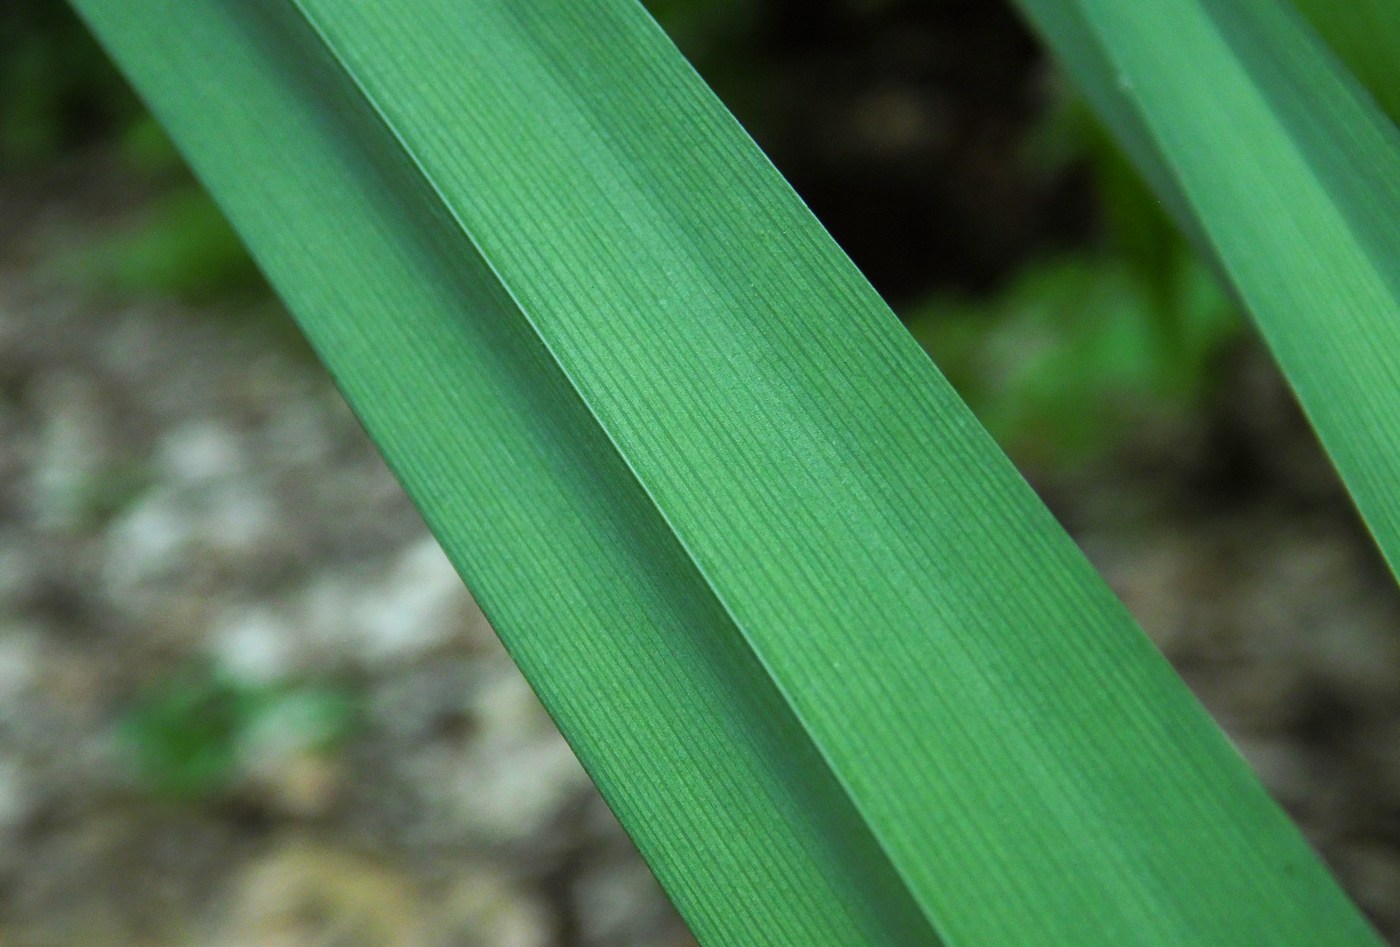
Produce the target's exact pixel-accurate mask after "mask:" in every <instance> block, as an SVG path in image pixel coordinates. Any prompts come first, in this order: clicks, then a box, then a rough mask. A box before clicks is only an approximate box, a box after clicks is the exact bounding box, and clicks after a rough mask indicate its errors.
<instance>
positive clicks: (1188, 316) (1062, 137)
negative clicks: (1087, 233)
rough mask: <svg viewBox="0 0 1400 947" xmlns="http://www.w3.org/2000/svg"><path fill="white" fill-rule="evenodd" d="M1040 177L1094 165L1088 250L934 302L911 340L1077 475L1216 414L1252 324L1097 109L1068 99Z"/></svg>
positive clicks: (1033, 456) (1036, 148)
mask: <svg viewBox="0 0 1400 947" xmlns="http://www.w3.org/2000/svg"><path fill="white" fill-rule="evenodd" d="M1027 160H1028V162H1029V163H1030V164H1031V165H1032V166H1033V167H1037V168H1038V170H1039V173H1055V172H1057V171H1059V170H1060V169H1063V168H1065V167H1067V166H1070V165H1073V164H1082V165H1084V166H1085V167H1087V169H1088V170H1089V172H1090V174H1091V177H1092V181H1093V184H1094V190H1095V193H1096V195H1097V199H1098V205H1099V208H1100V222H1099V228H1098V229H1099V235H1098V237H1097V239H1096V240H1095V241H1094V242H1093V243H1091V244H1090V245H1088V246H1085V247H1081V248H1078V249H1076V250H1074V251H1071V252H1061V253H1059V254H1058V255H1055V256H1053V257H1050V258H1047V259H1039V260H1034V261H1032V262H1030V263H1028V264H1026V265H1025V266H1024V267H1022V268H1021V269H1019V270H1018V271H1017V272H1015V273H1013V274H1012V275H1011V276H1010V278H1009V279H1008V280H1007V281H1006V282H1005V284H1004V285H1003V286H1002V287H1001V288H1000V289H999V290H997V291H996V292H994V293H992V294H990V295H987V296H983V297H980V298H968V297H965V296H959V295H955V294H935V295H933V296H932V297H930V298H929V299H927V300H926V301H924V302H922V303H920V304H919V305H917V306H915V307H913V308H912V309H911V310H909V311H907V312H906V313H905V316H906V319H907V321H908V323H909V325H910V329H911V331H913V332H914V334H915V336H916V337H917V338H918V339H919V340H920V341H921V342H922V343H923V344H924V346H925V347H926V348H927V349H928V350H929V352H930V354H931V355H932V356H933V358H934V360H935V361H936V362H937V363H938V364H939V366H940V367H941V368H942V369H943V371H944V373H945V374H947V376H948V378H949V380H950V381H951V382H952V383H953V385H954V386H955V387H956V388H957V389H958V391H959V393H960V394H962V396H963V398H964V399H965V400H967V402H968V404H969V405H970V406H971V407H972V408H973V410H974V411H975V412H976V414H977V416H978V418H979V420H981V421H982V423H983V424H985V425H986V426H987V428H988V429H989V430H990V431H991V432H992V434H993V435H994V436H995V437H996V438H997V440H998V442H999V443H1001V444H1002V446H1003V447H1005V448H1006V449H1007V450H1008V452H1009V453H1011V455H1012V456H1013V458H1014V459H1016V461H1017V462H1018V463H1020V464H1022V465H1023V466H1030V467H1033V468H1036V469H1041V470H1055V469H1066V468H1071V467H1077V466H1081V465H1084V464H1089V463H1093V462H1094V461H1096V460H1099V459H1101V458H1102V457H1103V456H1105V455H1106V454H1107V453H1108V452H1109V451H1110V450H1112V449H1113V448H1115V447H1119V446H1122V445H1123V444H1124V443H1125V441H1140V440H1141V439H1142V437H1143V436H1144V435H1145V433H1146V432H1151V433H1152V434H1155V435H1156V437H1157V438H1158V439H1169V438H1170V437H1172V436H1173V434H1174V433H1177V432H1180V431H1181V430H1182V429H1183V426H1184V425H1187V424H1190V423H1191V422H1192V420H1193V419H1195V418H1196V417H1198V416H1199V414H1200V413H1201V412H1202V411H1204V410H1205V409H1206V408H1207V407H1208V405H1209V401H1210V398H1211V396H1212V395H1213V393H1214V391H1215V389H1216V386H1217V383H1218V381H1219V379H1220V372H1219V371H1217V370H1215V368H1216V366H1217V365H1218V363H1219V362H1220V360H1221V358H1222V356H1223V355H1224V353H1225V352H1226V351H1227V350H1228V348H1229V347H1230V346H1231V345H1232V344H1234V343H1236V342H1237V341H1238V340H1240V339H1241V338H1242V337H1243V333H1244V326H1245V323H1244V320H1243V319H1242V317H1241V316H1240V314H1239V312H1238V309H1237V307H1236V306H1235V305H1234V303H1233V301H1232V300H1231V299H1230V297H1229V296H1228V295H1227V294H1226V293H1225V291H1224V290H1223V289H1222V288H1221V285H1220V283H1219V281H1218V280H1216V279H1215V277H1214V274H1213V273H1212V272H1211V271H1210V270H1209V268H1208V267H1207V266H1206V264H1205V263H1203V262H1202V261H1201V259H1200V257H1199V256H1198V255H1197V254H1196V253H1195V252H1194V250H1193V249H1192V248H1191V247H1190V246H1189V245H1188V244H1187V243H1186V241H1185V239H1184V238H1183V237H1182V236H1181V234H1180V232H1179V231H1178V230H1177V229H1176V226H1175V225H1174V224H1173V222H1172V221H1171V219H1170V217H1169V216H1168V215H1167V212H1166V211H1165V210H1164V209H1163V207H1162V205H1161V203H1160V202H1159V201H1158V200H1157V199H1156V197H1155V196H1154V195H1153V194H1152V192H1151V191H1150V190H1149V189H1148V187H1147V185H1146V184H1145V182H1144V181H1143V179H1142V178H1141V177H1140V176H1139V175H1138V174H1137V172H1136V171H1135V170H1134V169H1133V167H1132V166H1131V165H1130V164H1129V162H1128V160H1127V158H1126V157H1125V156H1124V154H1123V153H1122V152H1121V151H1120V150H1119V149H1118V147H1117V146H1116V145H1115V144H1114V143H1113V141H1112V140H1111V138H1110V137H1109V135H1108V133H1107V132H1106V131H1105V130H1104V129H1103V128H1102V126H1101V125H1099V123H1098V122H1097V120H1096V119H1095V118H1094V117H1093V115H1092V114H1091V113H1090V112H1089V110H1088V108H1087V106H1086V105H1084V104H1083V102H1082V101H1081V100H1080V99H1078V98H1077V97H1075V96H1073V95H1072V94H1070V93H1069V92H1067V91H1065V92H1062V93H1061V94H1060V101H1059V104H1058V106H1057V107H1056V108H1054V109H1051V110H1050V111H1049V112H1048V113H1047V114H1046V116H1045V117H1044V118H1043V119H1041V121H1040V124H1039V127H1038V128H1037V129H1036V132H1035V134H1034V135H1033V136H1032V137H1031V138H1030V140H1029V142H1028V149H1027Z"/></svg>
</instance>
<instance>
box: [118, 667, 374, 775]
mask: <svg viewBox="0 0 1400 947" xmlns="http://www.w3.org/2000/svg"><path fill="white" fill-rule="evenodd" d="M358 720H359V708H358V703H357V701H356V699H355V696H354V695H353V693H351V692H350V691H349V690H347V689H345V688H343V687H338V686H332V685H328V684H317V683H305V682H303V683H275V684H257V683H251V682H248V681H244V680H240V679H238V678H236V677H234V676H232V675H230V674H228V673H227V672H225V671H222V670H219V669H217V668H210V667H197V668H186V669H184V670H181V671H178V672H176V673H174V674H171V675H170V676H168V677H166V678H163V679H160V680H158V681H156V682H155V683H153V684H152V685H150V686H149V687H148V688H147V689H146V690H145V691H143V692H142V693H141V694H139V695H138V696H137V698H136V699H135V701H134V702H133V703H132V705H131V706H130V707H129V708H128V709H127V710H126V711H125V713H124V714H122V716H121V718H120V719H119V721H118V722H117V725H116V732H117V739H118V743H119V744H120V746H121V747H122V749H123V750H124V751H125V753H124V758H125V759H126V760H127V761H128V763H129V765H130V766H131V767H132V770H133V775H134V776H135V777H136V779H137V780H138V782H139V784H140V785H141V786H142V787H143V788H144V789H145V790H147V791H149V792H150V793H152V794H153V795H156V796H159V797H162V798H171V799H184V800H190V799H200V798H206V797H210V796H215V795H218V794H219V793H222V792H224V791H225V790H227V789H229V788H230V787H231V786H233V785H234V784H235V783H236V782H237V781H238V780H239V778H240V777H242V776H243V775H245V773H246V770H247V768H248V767H249V766H250V765H251V764H252V763H253V762H254V761H255V760H256V759H257V757H258V756H259V755H260V754H265V753H267V752H269V751H271V752H275V753H280V754H282V755H286V754H289V753H300V752H315V753H324V752H328V751H331V750H333V749H335V748H336V747H337V746H339V745H341V744H342V743H343V742H344V741H345V740H346V739H348V738H349V737H350V736H351V735H352V734H353V733H354V731H355V729H356V727H357V724H358Z"/></svg>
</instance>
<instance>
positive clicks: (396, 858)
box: [0, 264, 1400, 947]
mask: <svg viewBox="0 0 1400 947" xmlns="http://www.w3.org/2000/svg"><path fill="white" fill-rule="evenodd" d="M268 305H269V304H252V305H248V306H243V307H242V308H237V307H227V306H225V307H222V308H220V307H212V308H211V307H202V308H201V309H198V310H194V309H190V308H186V307H183V306H180V305H176V304H173V303H162V302H150V301H146V302H141V303H127V304H121V305H114V304H111V303H110V302H102V301H99V300H94V299H91V298H84V296H83V295H82V294H78V293H75V292H73V291H71V290H60V289H56V288H55V287H54V286H52V285H49V284H45V283H40V282H39V281H37V280H35V279H34V278H33V277H32V276H31V275H30V274H29V267H28V266H27V265H21V264H11V265H8V266H6V267H5V268H0V945H7V947H8V945H25V947H28V945H35V947H38V945H71V944H84V945H92V947H102V945H119V944H120V945H127V944H132V945H134V944H141V945H148V944H149V945H164V944H171V945H175V944H181V945H185V944H213V945H230V947H233V945H240V947H241V945H282V944H286V945H292V944H298V945H300V944H324V945H331V944H336V945H378V944H390V945H403V947H410V945H413V947H416V945H438V944H441V945H446V944H485V945H501V947H534V945H546V944H559V945H600V947H601V945H620V947H628V945H654V947H681V945H685V944H689V943H693V941H691V940H690V939H689V937H688V935H687V934H686V933H685V932H684V929H683V927H682V926H681V925H680V924H679V922H678V921H677V919H676V918H675V916H674V914H673V913H672V911H671V909H670V907H669V905H668V904H667V902H666V901H665V899H664V897H663V896H662V895H661V893H660V891H659V890H658V889H657V887H656V885H655V883H654V881H653V880H652V879H651V877H650V875H649V874H648V872H647V871H646V869H645V867H644V866H643V865H642V864H641V862H640V860H639V859H638V858H637V856H636V854H635V852H634V851H633V850H632V848H631V846H630V844H629V843H628V841H627V839H626V838H625V836H624V835H623V834H622V832H621V830H620V829H619V828H618V826H617V825H616V823H615V822H614V821H613V819H612V817H611V816H610V814H609V813H608V812H607V810H606V808H605V807H604V806H603V805H602V804H601V801H600V800H599V799H598V797H597V795H596V793H595V792H594V791H593V789H592V787H591V786H590V784H589V782H588V780H587V779H586V777H585V776H584V774H583V772H582V771H581V769H580V768H579V766H578V765H577V763H576V762H575V761H574V759H573V757H572V755H571V754H570V752H569V750H568V748H567V746H566V745H565V744H564V742H563V741H562V739H561V738H560V737H559V736H558V734H557V733H556V732H555V730H554V729H553V727H552V725H551V724H550V722H549V720H548V718H547V717H546V716H545V715H544V713H543V711H542V710H541V709H540V707H539V705H538V703H537V702H536V701H535V699H534V697H533V695H532V694H531V693H530V691H529V689H528V687H527V686H526V685H525V684H524V682H523V681H522V680H521V678H520V677H519V676H518V674H517V673H516V671H515V670H514V668H513V666H512V665H511V663H510V661H509V660H508V659H507V658H506V656H505V655H504V653H503V652H502V650H501V648H500V647H499V645H498V644H497V642H496V640H495V638H494V635H493V634H492V633H491V630H490V628H489V627H488V626H487V624H486V622H485V620H484V618H483V617H482V615H481V613H480V612H479V611H478V610H477V608H476V607H475V605H474V604H473V602H472V601H471V599H470V597H469V596H468V595H467V593H466V592H465V591H464V590H463V589H462V588H461V586H460V583H459V582H458V580H457V578H456V576H455V575H454V573H453V571H452V569H451V567H450V566H449V565H448V563H447V562H446V560H445V559H444V557H443V556H442V555H441V554H440V553H439V552H438V550H437V548H436V546H435V545H434V543H433V542H432V540H431V539H430V538H429V537H428V536H427V534H426V532H425V531H424V528H423V526H422V524H421V522H420V521H419V519H418V517H417V515H416V514H415V513H414V512H413V510H412V509H411V507H410V506H409V505H408V503H407V502H406V500H405V499H404V497H403V495H402V493H401V492H400V490H399V489H398V487H397V486H396V484H395V483H394V481H393V478H392V477H391V476H390V475H389V473H388V472H387V470H386V469H385V467H384V465H383V464H382V462H381V461H380V460H379V459H378V457H377V456H376V454H375V453H374V451H373V449H372V448H371V447H370V446H369V444H368V442H367V441H366V439H365V438H364V436H363V434H362V432H361V431H360V430H359V428H358V426H357V424H356V423H355V421H354V419H353V417H352V416H351V415H350V413H349V411H348V410H347V409H346V408H345V406H344V405H343V404H342V403H341V401H340V399H339V397H338V396H337V395H336V393H335V392H334V390H333V389H332V387H331V386H330V384H329V383H328V381H327V380H326V379H325V377H324V375H323V374H322V373H321V372H320V370H319V369H318V368H317V367H316V366H315V365H314V363H312V362H311V361H310V359H309V358H308V357H307V356H306V355H305V353H304V352H301V351H300V350H298V349H296V348H295V347H294V346H289V345H288V344H287V342H286V338H285V335H284V334H283V333H281V332H280V331H278V330H277V328H276V326H277V324H278V323H277V319H278V318H280V317H277V316H276V315H272V316H269V315H268V312H267V307H268ZM1251 384H1253V388H1250V387H1249V385H1246V386H1245V389H1243V390H1245V391H1246V392H1248V391H1254V392H1255V394H1254V395H1252V396H1251V397H1252V398H1253V400H1252V401H1249V400H1248V399H1245V400H1246V401H1248V405H1250V406H1247V407H1245V408H1241V411H1243V412H1244V416H1245V420H1244V421H1242V422H1240V424H1239V425H1237V427H1236V429H1235V433H1236V435H1237V436H1240V437H1255V438H1262V439H1264V440H1265V441H1267V442H1268V443H1269V444H1270V446H1271V451H1272V452H1273V453H1276V454H1280V455H1284V458H1285V459H1281V460H1279V461H1277V462H1276V466H1275V468H1274V469H1271V470H1269V471H1266V472H1265V474H1264V475H1261V480H1260V481H1259V482H1260V483H1261V484H1263V486H1261V487H1260V488H1259V490H1251V491H1247V492H1246V493H1245V494H1244V495H1242V496H1237V497H1234V498H1226V499H1224V500H1221V501H1219V502H1218V503H1215V504H1213V505H1212V506H1210V507H1209V508H1202V507H1201V505H1200V504H1199V503H1187V502H1185V501H1183V500H1181V499H1180V498H1181V497H1182V496H1183V495H1187V494H1188V493H1189V490H1187V489H1186V487H1189V486H1190V484H1186V487H1184V486H1183V478H1187V477H1188V473H1182V472H1180V471H1176V470H1173V471H1168V472H1161V471H1158V472H1156V473H1155V474H1154V475H1152V476H1149V477H1141V476H1134V477H1127V476H1120V477H1118V478H1117V479H1114V478H1113V477H1109V478H1106V479H1102V480H1097V481H1095V482H1093V483H1092V484H1087V483H1086V484H1081V485H1080V486H1079V487H1078V488H1076V489H1075V490H1072V491H1069V492H1067V493H1066V494H1065V495H1066V496H1067V497H1068V499H1067V500H1066V501H1065V502H1064V503H1062V504H1060V506H1061V507H1062V513H1063V514H1064V515H1065V517H1066V519H1067V521H1069V522H1070V523H1071V524H1072V526H1073V528H1074V529H1075V531H1076V532H1077V533H1078V534H1079V536H1080V537H1081V539H1082V541H1083V542H1084V543H1085V546H1086V548H1087V549H1088V550H1089V552H1090V555H1091V557H1092V558H1093V559H1094V560H1095V562H1096V563H1097V564H1098V565H1099V566H1100V567H1101V568H1102V569H1103V570H1104V571H1105V573H1106V574H1107V576H1108V577H1109V579H1110V581H1111V582H1112V583H1113V584H1114V585H1115V587H1116V588H1117V589H1118V590H1119V591H1120V593H1121V594H1122V595H1123V596H1124V598H1125V599H1126V601H1127V602H1128V604H1129V605H1130V607H1131V608H1132V609H1133V610H1134V612H1135V614H1137V615H1138V616H1139V618H1140V620H1141V621H1142V622H1143V624H1144V626H1145V627H1146V628H1147V629H1148V631H1149V632H1150V633H1151V634H1152V635H1153V636H1154V637H1155V638H1156V639H1157V640H1158V641H1159V643H1160V644H1161V645H1162V647H1163V649H1164V651H1165V652H1166V653H1167V654H1168V656H1169V657H1170V658H1171V659H1172V660H1173V661H1174V662H1175V663H1176V664H1177V666H1178V667H1179V668H1180V669H1181V670H1182V672H1183V673H1184V674H1185V676H1186V677H1187V679H1188V681H1189V682H1190V683H1191V684H1192V686H1193V687H1195V688H1196V690H1197V692H1198V693H1199V694H1200V695H1201V696H1202V699H1203V700H1204V701H1205V702H1206V703H1207V705H1208V706H1209V707H1210V708H1211V709H1212V711H1213V712H1214V713H1215V714H1216V715H1217V716H1218V718H1219V719H1221V721H1222V723H1223V724H1224V725H1225V726H1226V728H1227V729H1228V730H1229V732H1230V733H1231V735H1232V737H1233V738H1234V739H1235V740H1236V742H1237V743H1238V745H1239V746H1240V748H1241V750H1242V751H1243V752H1244V754H1245V755H1246V756H1247V757H1248V758H1249V759H1250V760H1251V762H1252V763H1253V764H1254V765H1255V766H1256V768H1257V769H1258V771H1259V772H1260V774H1261V775H1262V776H1263V778H1264V780H1265V781H1266V783H1267V784H1268V785H1269V786H1270V788H1271V789H1272V791H1273V792H1274V793H1275V794H1276V795H1277V797H1278V798H1279V799H1280V800H1281V801H1282V802H1283V803H1284V804H1285V806H1286V807H1287V808H1288V809H1289V810H1290V812H1291V813H1293V814H1294V816H1295V817H1296V818H1298V819H1299V820H1300V822H1301V824H1302V826H1303V827H1304V829H1305V831H1307V832H1308V834H1309V836H1310V837H1311V838H1312V839H1313V841H1314V842H1315V844H1316V845H1318V847H1319V848H1320V849H1321V851H1322V852H1323V853H1324V855H1325V856H1326V857H1327V858H1328V859H1329V861H1330V862H1331V864H1332V865H1333V866H1334V867H1335V869H1336V871H1337V872H1338V874H1339V876H1340V877H1341V878H1342V880H1343V881H1344V883H1345V884H1346V885H1347V886H1348V888H1349V890H1350V891H1351V892H1352V893H1353V894H1354V896H1355V897H1356V898H1357V899H1358V900H1359V901H1360V902H1361V903H1362V904H1363V905H1364V906H1365V907H1366V908H1367V910H1368V911H1370V912H1371V914H1372V916H1373V917H1374V918H1376V920H1377V922H1378V923H1380V924H1381V925H1382V926H1383V927H1384V929H1385V930H1386V931H1387V933H1388V934H1389V935H1391V936H1395V935H1396V934H1397V933H1400V675H1397V670H1400V634H1398V633H1397V631H1398V630H1400V606H1398V605H1397V602H1398V601H1400V598H1398V597H1397V595H1396V593H1395V589H1394V586H1393V583H1392V582H1391V580H1390V579H1389V578H1388V576H1386V575H1385V573H1384V571H1383V570H1382V569H1381V568H1380V567H1379V566H1378V565H1377V562H1376V557H1375V554H1374V553H1373V552H1372V551H1371V550H1370V548H1369V547H1368V545H1367V544H1366V542H1365V541H1364V538H1361V537H1360V536H1359V532H1358V529H1357V528H1356V527H1355V525H1354V524H1353V523H1352V522H1351V520H1350V519H1349V514H1348V513H1347V511H1346V510H1345V508H1344V506H1342V505H1340V504H1339V503H1338V501H1337V500H1336V491H1335V486H1332V485H1331V481H1330V479H1329V476H1330V475H1329V474H1328V473H1327V472H1326V469H1325V465H1320V464H1319V462H1318V461H1317V460H1316V455H1315V451H1313V449H1312V448H1311V447H1310V446H1309V444H1308V442H1307V439H1306V437H1302V438H1301V439H1300V437H1299V435H1298V434H1297V433H1296V431H1294V430H1293V428H1292V427H1289V426H1288V423H1282V422H1279V423H1282V427H1280V426H1279V423H1275V422H1276V418H1277V417H1280V416H1282V417H1288V416H1290V415H1289V410H1288V409H1287V408H1286V403H1287V402H1286V398H1285V397H1284V396H1283V395H1282V394H1281V391H1280V389H1279V388H1278V385H1277V383H1276V382H1274V381H1270V380H1269V378H1268V377H1266V378H1265V379H1264V380H1263V381H1261V382H1257V383H1251ZM1260 392H1262V393H1260ZM1280 404H1283V405H1285V407H1283V408H1280V407H1279V405H1280ZM1270 419H1275V420H1270ZM1289 423H1291V422H1289ZM1251 432H1252V433H1251ZM1280 432H1282V433H1280ZM1299 457H1302V458H1303V459H1301V460H1299V459H1298V458H1299ZM1194 475H1195V474H1190V476H1194ZM1281 484H1282V485H1285V486H1280V485H1281ZM1309 491H1311V492H1309ZM1300 498H1301V499H1300ZM207 720H217V721H222V723H220V724H218V725H217V726H216V725H214V724H210V725H209V726H204V725H203V724H202V723H201V721H207Z"/></svg>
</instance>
